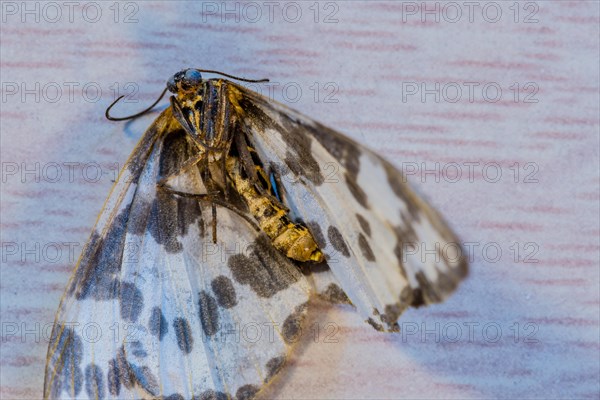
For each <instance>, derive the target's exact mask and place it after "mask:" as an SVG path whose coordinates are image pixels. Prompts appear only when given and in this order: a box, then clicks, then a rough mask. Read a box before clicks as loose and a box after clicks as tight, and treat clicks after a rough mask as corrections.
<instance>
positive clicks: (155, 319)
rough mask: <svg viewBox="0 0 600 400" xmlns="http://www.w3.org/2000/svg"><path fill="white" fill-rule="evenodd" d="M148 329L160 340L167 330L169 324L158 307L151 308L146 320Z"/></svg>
mask: <svg viewBox="0 0 600 400" xmlns="http://www.w3.org/2000/svg"><path fill="white" fill-rule="evenodd" d="M148 330H149V331H150V333H151V334H152V335H154V336H158V340H162V339H163V338H164V337H165V335H166V334H167V332H168V331H169V324H168V323H167V319H166V318H165V316H164V314H163V313H162V311H161V310H160V307H154V308H153V309H152V312H151V313H150V319H149V320H148Z"/></svg>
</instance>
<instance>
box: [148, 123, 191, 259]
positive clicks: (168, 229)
mask: <svg viewBox="0 0 600 400" xmlns="http://www.w3.org/2000/svg"><path fill="white" fill-rule="evenodd" d="M196 152H197V150H196V149H195V148H194V147H193V146H192V145H191V144H190V143H189V142H188V140H187V138H186V133H185V132H184V131H183V130H176V131H173V132H171V133H169V134H168V135H167V136H166V137H165V139H164V143H163V147H162V150H161V153H160V161H159V176H158V177H157V180H160V179H163V178H165V177H168V176H171V175H173V174H176V173H178V172H179V171H180V170H181V168H182V166H183V164H184V163H185V161H187V160H188V159H189V158H190V157H192V156H193V155H195V154H196ZM193 224H197V226H198V229H199V230H200V231H201V232H202V230H203V223H202V212H201V207H200V203H199V202H198V200H195V199H193V198H189V197H181V196H177V195H174V194H172V193H169V192H168V191H166V190H157V192H156V197H155V199H154V201H153V203H152V206H151V210H150V216H149V222H148V228H147V229H148V230H149V232H150V233H151V234H152V237H153V238H154V240H156V242H157V243H159V244H161V245H163V246H164V248H165V250H166V251H167V252H169V253H178V252H180V251H181V250H182V248H181V242H180V241H179V239H180V238H181V237H183V236H184V235H186V234H187V232H188V229H189V227H190V226H191V225H193Z"/></svg>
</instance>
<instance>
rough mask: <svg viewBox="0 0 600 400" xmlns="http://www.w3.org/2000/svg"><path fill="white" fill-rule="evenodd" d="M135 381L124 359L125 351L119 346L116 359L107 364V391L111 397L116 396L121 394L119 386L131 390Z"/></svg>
mask: <svg viewBox="0 0 600 400" xmlns="http://www.w3.org/2000/svg"><path fill="white" fill-rule="evenodd" d="M135 381H136V377H135V376H134V374H133V371H132V370H131V368H130V367H129V363H128V362H127V360H126V359H125V349H124V347H123V346H121V347H120V348H119V350H118V351H117V355H116V357H115V358H113V359H111V360H109V362H108V373H107V383H108V391H109V393H110V394H111V395H113V396H118V395H119V393H120V392H121V386H124V387H125V388H127V389H131V388H132V387H133V384H134V383H135Z"/></svg>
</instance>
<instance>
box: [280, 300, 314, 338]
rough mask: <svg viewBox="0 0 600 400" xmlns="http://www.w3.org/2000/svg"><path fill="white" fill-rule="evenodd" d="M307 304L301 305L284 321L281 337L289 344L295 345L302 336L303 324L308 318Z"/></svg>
mask: <svg viewBox="0 0 600 400" xmlns="http://www.w3.org/2000/svg"><path fill="white" fill-rule="evenodd" d="M307 308H308V307H307V304H306V303H304V304H300V305H299V306H297V307H296V308H295V309H294V312H292V313H291V314H290V315H288V317H287V318H286V319H285V321H283V326H282V329H281V335H282V336H283V340H285V341H286V342H287V343H295V342H296V341H298V339H299V338H300V335H302V322H303V321H304V318H305V317H306V310H307Z"/></svg>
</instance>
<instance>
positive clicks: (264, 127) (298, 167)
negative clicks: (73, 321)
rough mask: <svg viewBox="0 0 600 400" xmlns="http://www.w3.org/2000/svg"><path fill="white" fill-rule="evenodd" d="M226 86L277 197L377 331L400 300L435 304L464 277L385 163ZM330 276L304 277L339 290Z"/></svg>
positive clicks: (431, 219)
mask: <svg viewBox="0 0 600 400" xmlns="http://www.w3.org/2000/svg"><path fill="white" fill-rule="evenodd" d="M230 88H231V89H230V90H231V92H230V93H231V94H230V96H229V98H230V99H231V102H232V103H234V106H235V107H234V109H235V110H237V113H238V118H239V119H240V122H241V123H242V126H244V129H245V130H246V132H247V134H248V136H249V140H250V141H251V142H252V143H253V145H254V146H255V147H256V149H257V152H258V154H259V156H260V157H261V159H262V160H263V162H264V163H265V164H266V165H267V166H268V168H270V169H271V170H272V171H276V172H277V173H278V174H279V175H280V177H279V181H280V186H281V188H280V189H281V190H280V191H281V192H282V196H283V197H284V202H285V203H286V205H287V206H288V207H289V208H290V210H291V213H292V215H293V216H294V217H295V218H297V219H301V220H303V221H304V222H305V223H306V224H307V225H308V226H309V228H310V229H311V231H312V233H313V235H314V236H315V237H316V239H317V241H318V243H319V245H320V247H321V248H322V250H323V251H324V253H325V255H326V258H327V264H328V266H329V268H330V269H331V272H332V273H333V276H334V277H335V280H336V281H337V284H339V286H340V287H341V289H342V290H343V292H345V293H346V294H347V296H348V297H349V299H350V300H351V302H352V303H353V304H354V305H355V306H356V307H357V308H358V310H359V311H360V312H361V314H362V315H363V316H364V318H365V319H366V320H367V321H368V322H370V323H371V324H372V325H373V326H374V327H375V328H376V329H387V330H397V323H396V321H397V319H398V317H399V315H400V314H401V313H402V311H404V310H405V309H406V308H407V307H408V306H410V305H413V306H418V305H421V304H428V303H434V302H439V301H442V300H443V299H444V298H445V297H446V296H447V295H448V294H450V293H451V292H452V291H453V290H454V289H455V287H456V286H457V284H458V282H459V281H460V280H462V278H464V277H465V276H466V274H467V263H466V260H465V258H464V256H463V254H464V252H462V251H461V247H460V244H459V241H458V239H457V238H456V236H455V235H454V234H453V233H452V232H451V230H450V229H449V228H448V226H447V224H446V223H445V222H444V221H443V219H442V218H441V217H440V216H439V215H438V213H437V212H435V211H434V210H433V209H432V208H431V207H430V206H429V205H428V204H427V203H425V202H424V201H423V200H422V199H421V198H420V197H419V196H418V195H416V194H415V192H414V191H413V190H411V188H410V187H409V186H408V184H407V183H406V180H405V178H404V177H403V175H402V173H401V172H400V171H398V170H397V169H396V168H395V167H394V166H393V165H392V164H391V163H389V162H387V161H386V160H384V159H383V158H381V157H380V156H378V155H376V154H375V153H374V152H372V151H370V150H368V149H367V148H365V147H364V146H361V145H359V144H357V143H356V142H354V141H353V140H351V139H349V138H348V137H346V136H344V135H342V134H340V133H338V132H336V131H334V130H332V129H330V128H327V127H325V126H323V125H321V124H319V123H318V122H315V121H313V120H311V119H310V118H307V117H305V116H303V115H301V114H299V113H297V112H295V111H293V110H291V109H289V108H287V107H285V106H283V105H281V104H279V103H276V102H273V101H270V100H268V99H267V98H265V97H263V96H261V95H258V94H257V93H254V92H251V91H249V90H246V89H244V88H243V87H241V86H238V85H234V84H231V83H230ZM321 270H324V269H323V268H321ZM321 277H323V278H324V279H325V281H324V282H322V281H321V279H322V278H321ZM331 278H332V276H331V274H328V273H323V274H318V273H317V274H313V279H314V280H315V283H316V284H317V286H318V288H319V289H320V290H321V292H323V291H324V290H325V291H329V293H334V294H339V293H340V290H338V288H336V287H335V284H336V283H334V282H330V281H331V280H332V279H331ZM325 295H326V297H331V296H329V295H328V294H327V293H325ZM334 297H337V298H339V299H341V300H343V299H344V298H343V296H334Z"/></svg>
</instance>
